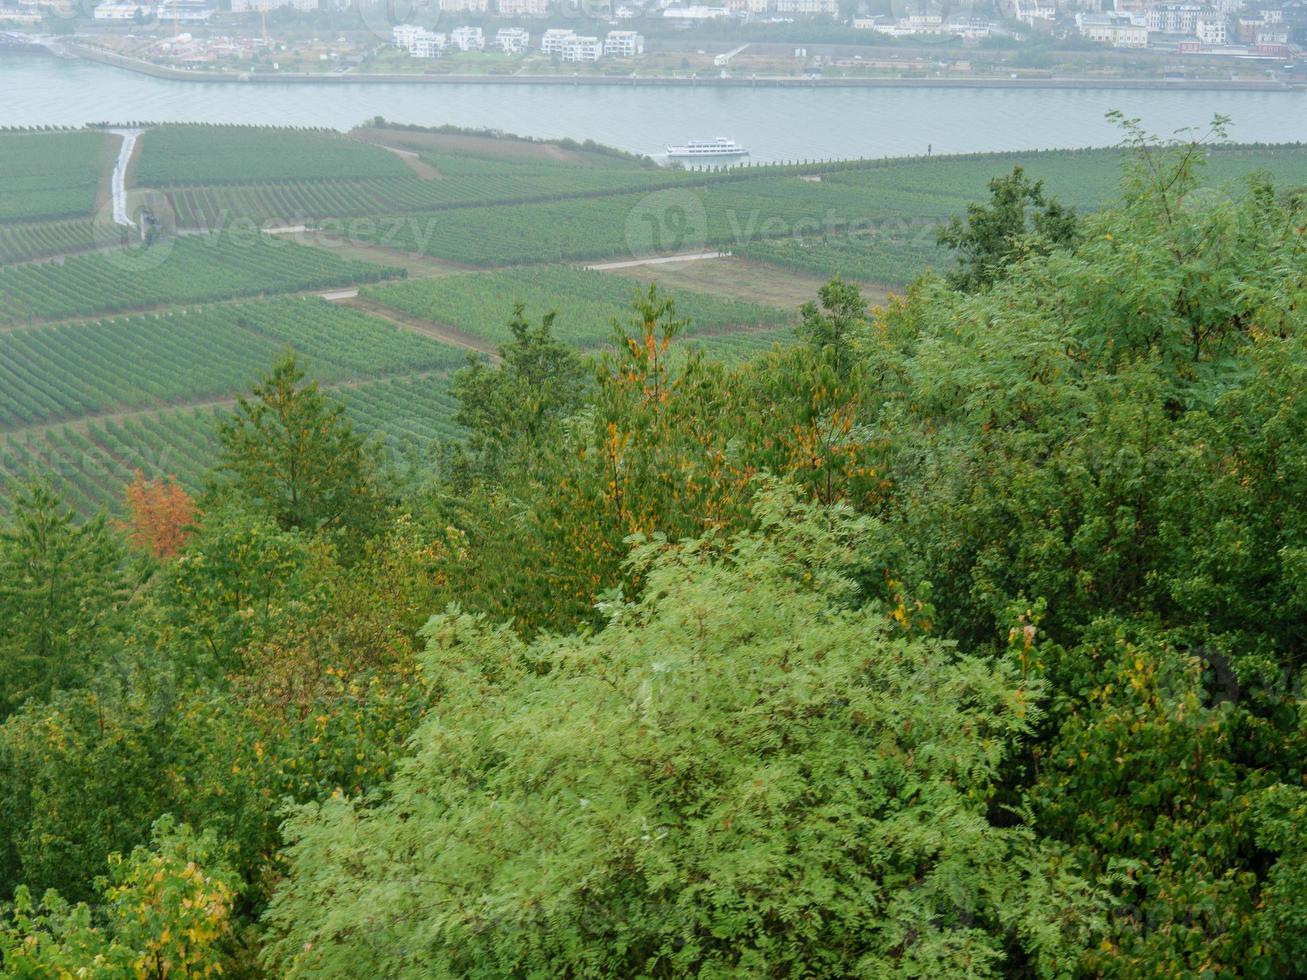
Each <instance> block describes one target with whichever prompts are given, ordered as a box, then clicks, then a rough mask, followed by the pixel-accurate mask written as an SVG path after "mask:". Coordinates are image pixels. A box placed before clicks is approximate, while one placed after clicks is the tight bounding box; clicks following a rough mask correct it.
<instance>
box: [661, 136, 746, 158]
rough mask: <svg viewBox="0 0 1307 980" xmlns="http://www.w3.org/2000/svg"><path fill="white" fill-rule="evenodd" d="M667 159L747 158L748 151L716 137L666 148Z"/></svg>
mask: <svg viewBox="0 0 1307 980" xmlns="http://www.w3.org/2000/svg"><path fill="white" fill-rule="evenodd" d="M667 155H668V157H670V158H672V159H674V160H702V159H705V158H707V159H713V158H720V157H747V156H748V155H749V151H748V150H746V149H745V148H744V147H742V146H741V145H740V144H739V143H737V142H735V140H732V139H727V138H726V137H725V136H718V137H717V138H716V139H710V140H688V141H687V142H686V143H685V145H684V146H668V147H667Z"/></svg>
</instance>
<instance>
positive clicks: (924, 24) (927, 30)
mask: <svg viewBox="0 0 1307 980" xmlns="http://www.w3.org/2000/svg"><path fill="white" fill-rule="evenodd" d="M904 20H905V21H906V23H904V25H903V26H905V27H907V29H908V30H910V31H911V32H912V33H913V34H942V33H943V32H944V18H943V17H941V16H940V15H939V14H909V15H908V16H907V17H906V18H904Z"/></svg>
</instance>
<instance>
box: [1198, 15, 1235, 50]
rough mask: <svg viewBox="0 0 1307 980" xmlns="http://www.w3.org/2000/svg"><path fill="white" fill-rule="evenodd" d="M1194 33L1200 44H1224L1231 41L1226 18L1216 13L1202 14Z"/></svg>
mask: <svg viewBox="0 0 1307 980" xmlns="http://www.w3.org/2000/svg"><path fill="white" fill-rule="evenodd" d="M1194 34H1195V35H1196V36H1197V38H1198V41H1199V43H1200V44H1210V45H1214V46H1224V45H1225V44H1226V43H1228V42H1229V29H1228V25H1227V24H1226V21H1225V18H1224V17H1222V16H1220V15H1219V14H1215V13H1208V14H1203V15H1202V16H1200V17H1199V18H1198V21H1197V23H1195V24H1194Z"/></svg>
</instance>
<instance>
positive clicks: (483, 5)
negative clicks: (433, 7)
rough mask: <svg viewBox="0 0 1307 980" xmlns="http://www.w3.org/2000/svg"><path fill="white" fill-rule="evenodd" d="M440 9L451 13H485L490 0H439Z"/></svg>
mask: <svg viewBox="0 0 1307 980" xmlns="http://www.w3.org/2000/svg"><path fill="white" fill-rule="evenodd" d="M438 2H439V4H440V9H441V11H442V12H444V13H449V14H484V13H485V12H486V11H487V10H488V9H489V8H490V0H438Z"/></svg>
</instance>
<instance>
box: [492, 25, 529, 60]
mask: <svg viewBox="0 0 1307 980" xmlns="http://www.w3.org/2000/svg"><path fill="white" fill-rule="evenodd" d="M530 44H531V35H530V34H528V33H527V32H526V31H524V30H522V28H520V27H501V28H500V29H499V30H498V31H496V32H495V47H497V48H498V49H499V50H500V51H502V52H504V54H526V51H527V47H528V46H529V45H530Z"/></svg>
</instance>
